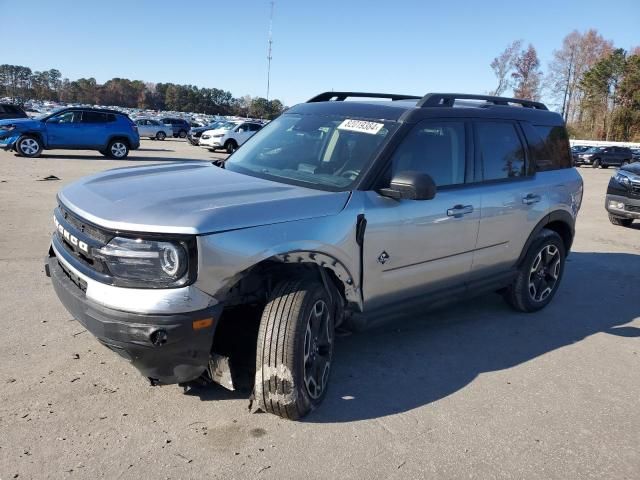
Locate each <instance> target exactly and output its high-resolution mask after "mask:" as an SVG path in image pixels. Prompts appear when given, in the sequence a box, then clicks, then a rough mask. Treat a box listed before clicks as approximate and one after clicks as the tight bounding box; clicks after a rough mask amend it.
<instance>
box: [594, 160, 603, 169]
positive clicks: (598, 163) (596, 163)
mask: <svg viewBox="0 0 640 480" xmlns="http://www.w3.org/2000/svg"><path fill="white" fill-rule="evenodd" d="M601 165H602V164H601V163H600V159H599V158H596V159H595V160H594V161H593V163H592V164H591V168H598V167H600V166H601Z"/></svg>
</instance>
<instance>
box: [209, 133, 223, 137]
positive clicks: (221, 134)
mask: <svg viewBox="0 0 640 480" xmlns="http://www.w3.org/2000/svg"><path fill="white" fill-rule="evenodd" d="M212 137H213V138H220V137H224V133H218V134H216V135H212Z"/></svg>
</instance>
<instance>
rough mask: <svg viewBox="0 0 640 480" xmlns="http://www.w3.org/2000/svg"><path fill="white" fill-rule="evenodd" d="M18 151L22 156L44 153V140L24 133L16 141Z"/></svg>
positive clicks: (37, 155) (34, 155) (30, 156)
mask: <svg viewBox="0 0 640 480" xmlns="http://www.w3.org/2000/svg"><path fill="white" fill-rule="evenodd" d="M16 151H17V152H18V155H20V156H21V157H29V158H35V157H39V156H40V153H42V142H41V141H40V139H39V138H38V137H35V136H33V135H23V136H22V137H20V138H19V139H18V141H17V142H16Z"/></svg>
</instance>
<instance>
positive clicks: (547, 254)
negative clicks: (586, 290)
mask: <svg viewBox="0 0 640 480" xmlns="http://www.w3.org/2000/svg"><path fill="white" fill-rule="evenodd" d="M560 266H561V265H560V250H559V249H558V247H556V246H555V245H545V246H544V247H543V248H542V250H540V251H539V252H538V254H537V255H536V256H535V258H534V259H533V263H532V264H531V269H530V270H529V296H530V297H531V299H532V300H533V301H534V302H542V301H544V300H545V299H546V298H547V297H549V295H551V294H552V293H553V291H554V290H555V288H556V286H557V285H558V277H559V276H560Z"/></svg>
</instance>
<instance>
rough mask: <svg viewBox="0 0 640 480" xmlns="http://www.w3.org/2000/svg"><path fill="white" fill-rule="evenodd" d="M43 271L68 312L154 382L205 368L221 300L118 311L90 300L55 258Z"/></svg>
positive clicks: (185, 377) (179, 379) (178, 379)
mask: <svg viewBox="0 0 640 480" xmlns="http://www.w3.org/2000/svg"><path fill="white" fill-rule="evenodd" d="M45 270H46V272H47V274H48V275H49V276H50V277H51V280H52V283H53V287H54V289H55V292H56V294H57V295H58V297H59V298H60V301H61V302H62V304H63V305H64V307H65V308H66V309H67V310H68V311H69V313H70V314H71V315H73V317H74V318H75V319H76V320H78V322H80V323H81V324H82V325H83V326H84V327H85V328H86V329H87V330H88V331H89V332H91V333H92V334H93V335H94V336H95V337H96V338H97V339H98V340H99V341H100V343H102V344H103V345H105V346H106V347H108V348H109V349H111V350H113V351H114V352H116V353H118V354H119V355H120V356H122V357H124V358H126V359H127V360H129V361H130V362H131V363H132V364H133V365H134V366H135V367H136V368H137V369H138V370H139V371H140V373H142V375H144V376H145V377H147V378H149V380H150V381H151V383H152V384H154V385H157V384H171V383H184V382H189V381H191V380H194V379H196V378H198V377H199V376H200V375H201V374H202V373H203V372H205V371H206V370H207V369H208V367H209V360H210V352H211V345H212V342H213V335H214V331H215V327H216V324H217V320H218V319H219V318H220V315H221V313H222V308H223V307H222V305H215V306H213V307H210V308H207V309H204V310H199V311H196V312H187V313H178V314H171V315H143V314H136V313H130V312H122V311H119V310H113V309H111V308H106V307H103V306H101V305H98V304H96V303H95V302H92V301H90V300H88V299H87V298H86V297H85V293H84V289H83V288H82V287H83V285H82V282H81V280H80V279H77V278H74V275H73V273H72V272H68V271H67V270H66V269H65V268H63V267H62V265H61V264H60V263H59V262H58V260H57V258H56V257H50V258H48V259H47V264H46V266H45ZM85 289H86V286H85ZM211 319H212V320H211Z"/></svg>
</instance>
